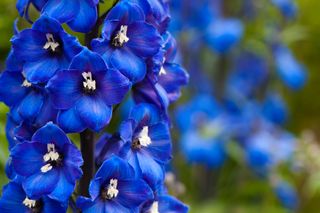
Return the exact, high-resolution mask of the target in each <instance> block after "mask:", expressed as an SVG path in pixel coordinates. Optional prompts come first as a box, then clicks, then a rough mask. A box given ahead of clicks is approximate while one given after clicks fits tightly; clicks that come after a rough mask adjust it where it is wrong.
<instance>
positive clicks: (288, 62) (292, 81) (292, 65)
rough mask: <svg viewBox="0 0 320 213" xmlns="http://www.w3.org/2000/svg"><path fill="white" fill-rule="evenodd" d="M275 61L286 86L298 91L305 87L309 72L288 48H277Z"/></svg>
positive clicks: (275, 49)
mask: <svg viewBox="0 0 320 213" xmlns="http://www.w3.org/2000/svg"><path fill="white" fill-rule="evenodd" d="M274 59H275V62H276V64H275V66H276V69H277V72H278V75H279V77H280V79H281V80H282V81H283V83H284V84H285V85H286V86H288V87H289V88H290V89H293V90H298V89H301V88H302V87H303V86H304V85H305V82H306V80H307V72H306V70H305V68H304V67H303V65H301V64H300V63H299V62H298V61H297V60H296V59H295V58H294V56H293V55H292V53H291V51H290V50H289V49H288V48H286V47H284V46H277V47H275V48H274Z"/></svg>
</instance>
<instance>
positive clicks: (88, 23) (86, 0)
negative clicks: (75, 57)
mask: <svg viewBox="0 0 320 213" xmlns="http://www.w3.org/2000/svg"><path fill="white" fill-rule="evenodd" d="M31 3H32V4H33V5H34V6H35V8H36V9H37V10H39V11H41V13H42V14H47V15H48V16H50V17H52V18H54V19H57V20H58V21H59V22H60V23H67V24H68V25H69V27H70V28H71V29H72V30H74V31H76V32H82V33H87V32H90V30H91V29H92V27H93V26H94V25H95V23H96V21H97V18H98V11H97V5H98V4H99V0H60V1H56V0H18V2H17V5H16V6H17V9H18V12H19V14H20V15H21V16H26V18H27V19H29V17H28V8H29V5H30V4H31Z"/></svg>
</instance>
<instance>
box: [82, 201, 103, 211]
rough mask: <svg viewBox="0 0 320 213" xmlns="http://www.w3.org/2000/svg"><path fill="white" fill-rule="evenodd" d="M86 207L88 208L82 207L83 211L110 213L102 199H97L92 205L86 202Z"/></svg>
mask: <svg viewBox="0 0 320 213" xmlns="http://www.w3.org/2000/svg"><path fill="white" fill-rule="evenodd" d="M78 205H79V204H78ZM80 206H81V204H80ZM85 207H86V208H81V209H82V212H83V213H108V212H107V211H105V204H104V202H103V201H102V200H97V201H95V202H94V203H92V204H91V205H88V204H86V206H85Z"/></svg>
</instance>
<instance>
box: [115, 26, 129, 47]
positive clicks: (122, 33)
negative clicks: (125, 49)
mask: <svg viewBox="0 0 320 213" xmlns="http://www.w3.org/2000/svg"><path fill="white" fill-rule="evenodd" d="M127 31H128V26H127V25H121V27H120V30H119V31H118V33H117V35H116V36H115V37H114V38H113V40H112V44H113V45H114V46H116V47H122V46H123V45H124V44H125V43H127V42H128V41H129V38H128V36H127Z"/></svg>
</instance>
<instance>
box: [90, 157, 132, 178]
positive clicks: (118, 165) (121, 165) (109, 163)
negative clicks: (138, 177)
mask: <svg viewBox="0 0 320 213" xmlns="http://www.w3.org/2000/svg"><path fill="white" fill-rule="evenodd" d="M111 177H113V178H117V179H119V180H126V179H132V177H134V171H133V168H132V167H131V166H130V165H129V164H128V163H127V162H126V161H124V160H123V159H121V158H119V157H117V156H115V155H113V156H111V157H110V158H109V159H107V160H106V161H105V162H104V163H103V164H102V166H101V167H100V168H99V170H98V171H97V173H96V178H102V180H103V181H107V180H109V178H111Z"/></svg>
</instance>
